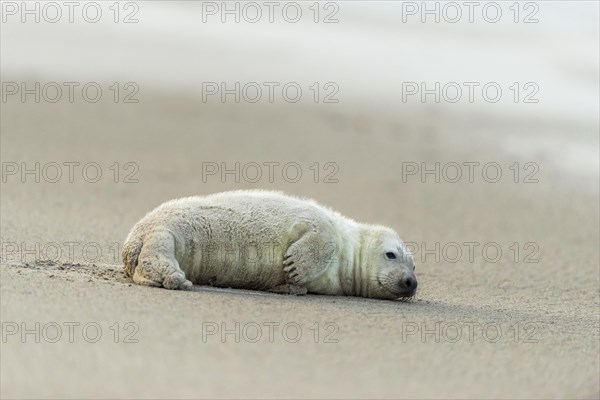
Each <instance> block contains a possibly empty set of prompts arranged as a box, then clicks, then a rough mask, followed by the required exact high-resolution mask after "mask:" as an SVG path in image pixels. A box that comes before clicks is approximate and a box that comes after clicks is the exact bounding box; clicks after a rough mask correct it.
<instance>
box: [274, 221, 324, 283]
mask: <svg viewBox="0 0 600 400" xmlns="http://www.w3.org/2000/svg"><path fill="white" fill-rule="evenodd" d="M327 235H328V233H327V232H326V231H325V228H324V227H323V226H321V224H320V223H319V221H299V222H297V223H295V224H294V225H293V226H292V229H291V233H290V237H291V238H292V240H293V242H292V244H291V245H290V246H289V247H288V249H287V250H286V252H285V254H284V255H283V271H284V272H285V273H286V281H287V283H289V284H292V285H295V286H304V285H306V284H307V283H309V282H311V281H312V280H313V279H315V278H317V277H318V276H319V275H321V274H322V273H323V272H324V271H325V270H326V269H327V267H328V265H329V264H330V263H331V262H332V260H333V256H334V255H335V251H332V250H333V249H332V245H334V243H331V242H328V241H327V240H326V239H325V238H327V237H330V236H327ZM331 237H333V236H331ZM334 248H335V246H334Z"/></svg>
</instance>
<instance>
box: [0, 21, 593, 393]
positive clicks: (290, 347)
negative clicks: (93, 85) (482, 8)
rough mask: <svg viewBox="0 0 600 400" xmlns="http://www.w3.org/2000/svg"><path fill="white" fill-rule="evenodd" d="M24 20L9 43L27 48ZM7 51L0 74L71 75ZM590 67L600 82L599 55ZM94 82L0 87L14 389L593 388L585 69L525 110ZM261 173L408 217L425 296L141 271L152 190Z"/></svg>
mask: <svg viewBox="0 0 600 400" xmlns="http://www.w3.org/2000/svg"><path fill="white" fill-rule="evenodd" d="M10 29H17V28H10V27H8V26H6V27H3V37H4V38H3V42H2V44H3V49H4V50H3V57H5V56H6V53H7V52H8V54H9V55H10V54H16V50H15V48H16V47H15V46H12V47H11V46H9V45H7V43H5V41H7V40H8V39H6V36H7V35H6V30H8V32H9V33H10V32H13V33H14V32H17V31H11V30H10ZM18 29H21V28H18ZM36 29H41V28H39V27H37V28H36ZM165 29H166V28H165ZM86 32H88V31H86ZM86 34H89V35H91V33H89V32H88V33H86ZM13 37H15V36H13ZM90 37H91V36H90ZM136 38H137V39H139V37H138V36H136ZM137 39H136V40H137ZM15 40H16V39H15ZM595 40H596V42H597V39H595ZM57 43H58V42H57ZM57 46H58V45H57ZM161 46H162V44H161ZM181 46H182V48H181V49H174V50H172V51H173V52H175V51H178V52H179V53H180V54H181V53H183V52H184V50H182V49H183V48H184V47H183V46H184V45H183V44H181ZM34 47H35V46H34ZM586 49H588V50H589V48H586ZM107 51H108V50H107ZM115 51H116V50H115ZM161 51H167V50H164V49H163V50H161ZM596 51H597V48H596ZM11 52H12V53H11ZM56 54H57V57H58V56H61V57H62V56H65V54H63V53H61V52H57V53H56ZM140 54H150V52H149V51H147V52H143V51H142V52H141V53H140ZM228 54H229V53H228ZM586 54H587V53H586ZM104 56H108V57H110V55H109V54H108V53H107V54H104ZM596 56H597V54H596ZM28 57H36V55H35V54H33V53H31V54H29V55H28ZM40 57H41V56H40ZM65 57H67V58H68V56H65ZM190 57H192V56H191V55H190ZM232 57H233V56H232ZM264 57H267V58H268V57H273V56H268V55H264ZM282 57H283V58H284V59H285V57H284V56H282ZM16 59H18V57H17V56H15V58H13V59H12V60H13V61H11V62H16V61H14V60H16ZM84 59H85V57H81V58H78V59H77V62H81V63H85V62H86V61H85V60H84ZM103 59H104V58H103ZM129 61H131V60H129ZM580 61H581V60H580ZM3 62H4V61H3ZM11 62H8V61H7V62H6V64H4V68H3V76H2V80H3V82H6V81H11V82H13V81H14V82H28V83H29V84H30V85H31V86H30V87H33V86H34V85H35V82H36V81H49V80H52V79H50V78H48V76H55V75H52V74H53V73H54V72H53V71H54V70H52V67H51V66H48V71H50V72H48V75H47V76H46V75H42V73H41V72H39V71H38V70H36V69H35V68H32V69H31V71H24V72H18V71H17V70H16V69H15V68H11V65H13V64H11ZM124 62H127V61H124ZM144 63H149V66H148V68H149V69H152V68H155V67H156V66H155V65H152V61H151V59H145V58H144V59H143V60H141V61H140V62H139V64H140V65H143V64H144ZM581 63H582V65H583V64H585V63H583V61H581ZM32 65H34V64H32ZM40 65H41V64H40ZM82 65H83V64H82ZM569 65H570V66H571V67H573V68H574V69H573V70H576V71H580V72H581V71H583V69H578V70H577V69H576V68H575V67H576V66H578V65H579V64H577V62H575V61H574V62H573V63H572V64H569ZM586 65H587V64H586ZM591 65H592V67H593V68H592V67H590V68H592V69H591V70H594V68H596V67H597V64H593V63H592V64H591ZM594 65H595V66H596V67H594ZM6 67H8V69H7V68H6ZM40 68H42V67H40ZM182 68H183V67H182ZM207 68H208V67H207ZM42 69H43V68H42ZM81 70H82V71H83V70H84V69H81ZM375 70H376V69H375V68H374V67H373V69H372V70H371V71H375ZM564 70H565V71H571V70H569V69H568V68H567V67H565V69H564ZM560 71H563V70H560ZM586 71H589V70H586ZM595 71H596V72H597V69H596V70H595ZM244 73H248V71H246V72H244ZM340 73H342V72H340ZM569 73H571V72H565V74H569ZM65 74H66V73H65ZM240 74H242V72H240ZM577 74H578V75H577V76H578V77H579V78H580V79H581V80H582V81H585V82H586V85H587V86H586V87H595V89H593V90H592V95H593V92H594V91H595V93H596V94H597V88H598V77H597V74H596V75H595V76H594V74H585V73H581V74H579V72H578V73H577ZM172 75H177V73H176V71H175V70H172ZM56 76H59V75H56ZM65 76H66V75H65ZM141 76H143V73H141ZM568 76H571V75H568ZM61 79H62V78H61ZM73 79H75V78H73ZM80 79H84V78H80ZM211 79H214V80H217V78H214V77H213V78H211ZM540 79H542V78H540ZM586 79H587V80H586ZM62 80H68V79H67V78H65V79H62ZM85 80H86V81H87V80H90V78H85ZM91 80H93V79H91ZM263 80H267V79H266V78H265V79H263ZM542 80H543V79H542ZM565 80H566V78H565ZM323 81H325V80H323ZM98 82H100V84H101V85H102V87H103V88H104V90H105V93H106V94H107V95H105V96H104V97H103V98H102V100H101V101H98V102H96V103H90V102H87V101H74V102H72V103H71V102H68V101H59V102H56V103H49V102H47V101H41V102H39V103H36V102H34V101H25V102H22V101H21V99H20V97H19V96H9V97H8V98H7V99H6V101H4V100H3V102H2V104H1V106H2V109H1V116H2V118H1V120H0V129H1V133H2V135H1V150H0V154H1V158H2V188H1V194H0V203H1V205H2V206H1V210H0V219H1V232H0V237H1V242H2V253H1V267H0V293H1V302H0V313H1V322H2V341H1V351H0V378H1V392H0V394H1V397H2V398H6V399H8V398H15V399H17V398H18V399H24V398H73V399H75V398H107V399H108V398H283V399H287V398H290V399H292V398H294V399H299V398H314V399H317V398H390V399H391V398H421V399H434V398H457V399H458V398H460V399H475V398H485V399H500V398H503V399H505V398H522V399H526V398H527V399H534V398H535V399H540V398H544V399H545V398H585V399H588V398H589V399H594V398H598V396H600V383H599V379H598V376H599V375H600V361H599V354H600V349H599V344H598V343H599V341H600V331H599V330H600V321H599V318H600V314H599V307H600V298H599V296H600V276H599V263H600V261H599V260H600V256H599V247H598V243H599V241H600V234H599V218H600V215H599V201H600V197H599V190H598V158H597V157H598V111H597V110H598V109H597V107H596V108H595V110H596V111H595V112H589V110H591V109H592V108H593V107H591V106H590V107H589V108H585V107H587V106H588V105H589V104H588V103H586V101H584V100H581V99H587V97H585V96H587V95H589V94H590V92H589V91H587V92H585V91H584V90H583V89H582V91H581V92H582V93H583V94H582V97H581V98H580V99H579V100H580V101H582V102H584V103H586V106H585V107H583V108H578V109H577V110H575V111H573V113H571V112H570V109H569V110H567V108H565V110H566V111H565V112H564V113H558V112H553V111H552V110H549V109H546V108H544V107H545V105H544V104H546V105H547V104H555V103H553V101H555V102H556V104H558V105H560V101H559V100H560V99H559V98H558V97H560V96H558V94H557V93H560V92H552V91H546V92H545V93H546V96H547V97H550V98H551V99H550V101H548V102H547V103H542V105H541V106H539V107H538V106H535V105H534V106H532V107H531V108H529V109H527V110H531V114H528V111H527V110H526V111H522V109H519V111H518V112H514V113H513V112H512V111H510V110H509V111H506V109H505V108H502V107H500V106H498V107H496V108H493V107H487V108H486V107H483V108H476V107H474V108H469V107H468V106H463V107H458V108H456V109H453V108H452V107H451V106H446V107H438V106H437V105H435V104H434V105H431V104H412V105H403V106H400V107H398V106H396V105H395V104H393V103H390V102H388V101H387V100H386V99H384V98H382V97H380V98H379V99H380V103H375V102H369V101H365V102H364V103H361V102H356V101H354V100H352V101H350V100H348V101H346V102H344V101H343V99H344V97H343V96H342V94H343V93H342V94H340V98H341V101H340V102H339V103H337V104H310V102H308V103H307V102H299V103H289V102H281V101H280V102H274V103H273V104H269V103H267V104H264V102H263V103H258V104H249V103H247V102H246V103H244V102H241V103H240V104H236V103H232V102H226V103H221V102H218V101H216V102H215V101H213V102H208V103H207V102H203V101H202V98H201V97H200V96H199V95H198V92H197V91H194V90H182V89H181V88H179V87H177V86H175V85H172V86H170V87H168V88H165V87H160V85H158V84H157V85H155V86H149V85H146V86H144V83H143V82H144V80H143V78H140V83H139V85H140V89H141V90H140V92H139V94H138V95H137V98H138V99H139V102H138V103H127V104H125V103H123V102H117V103H115V102H114V101H112V97H111V96H112V92H111V91H110V90H109V89H108V88H109V86H110V85H111V82H112V81H111V80H110V79H100V78H98ZM121 82H125V80H121ZM578 84H579V83H578ZM557 85H558V83H557ZM594 85H595V86H594ZM340 86H341V87H343V85H342V84H340ZM577 87H578V86H577ZM573 90H576V89H573ZM577 90H579V89H577ZM367 95H368V94H367ZM553 96H554V97H553ZM375 97H376V96H375ZM542 99H544V97H543V96H542ZM564 101H565V103H566V102H568V99H567V100H564ZM596 101H597V97H596ZM475 106H477V104H476V105H475ZM559 108H560V107H559ZM544 110H545V111H544ZM578 113H579V114H578ZM586 113H587V114H586ZM540 115H542V116H543V117H540ZM581 149H583V150H581ZM589 154H591V158H590V157H587V158H586V157H584V155H589ZM257 165H258V166H259V167H260V175H256V166H257ZM267 165H273V166H275V167H274V171H273V174H272V175H270V174H269V169H268V167H267ZM436 165H437V167H436ZM457 166H458V168H459V171H460V173H461V177H460V178H457V175H456V171H457ZM469 166H471V167H472V168H473V170H472V172H473V173H472V175H471V176H470V175H469V171H470V170H469V168H470V167H469ZM215 167H216V168H218V169H217V170H216V171H217V172H215V169H214V168H215ZM415 168H416V170H415ZM436 168H437V171H438V172H437V176H436V173H435V172H433V173H429V174H424V175H422V174H421V173H422V171H423V169H428V170H431V169H433V170H434V171H435V170H436ZM223 171H225V173H224V174H222V172H223ZM232 171H233V172H232ZM236 171H237V172H236ZM298 172H299V173H300V175H299V174H298ZM498 172H499V173H500V174H499V175H498ZM455 178H456V179H455ZM257 188H260V189H268V190H281V191H284V192H286V193H290V194H293V195H298V196H307V197H311V198H314V199H315V200H317V201H319V202H321V203H323V204H325V205H328V206H330V207H332V208H334V209H336V210H338V211H340V212H341V213H342V214H344V215H347V216H349V217H351V218H353V219H355V220H357V221H360V222H368V223H378V224H384V225H387V226H390V227H392V228H394V229H395V230H396V231H397V232H398V233H399V235H400V237H401V238H402V239H403V240H404V241H405V242H407V243H408V244H409V245H410V247H411V249H412V250H413V253H414V255H415V261H416V265H417V268H416V274H417V278H418V280H419V290H418V293H417V296H416V298H415V299H413V300H412V301H409V302H403V301H383V300H371V299H362V298H352V297H333V296H317V295H306V296H284V295H277V294H270V293H263V292H253V291H245V290H234V289H218V288H211V287H203V286H194V288H193V290H192V291H187V292H182V291H169V290H165V289H156V288H147V287H141V286H137V285H135V284H133V282H132V281H131V280H130V279H129V278H127V277H125V275H124V273H123V269H122V265H121V262H120V255H119V253H120V249H121V247H122V243H123V241H124V240H125V237H126V236H127V233H128V232H129V230H130V229H131V227H132V226H133V224H134V223H135V222H137V221H138V220H139V219H140V218H141V217H143V216H144V215H145V214H146V213H147V212H148V211H150V210H151V209H153V208H154V207H156V206H157V205H159V204H161V203H162V202H164V201H166V200H169V199H173V198H177V197H183V196H190V195H202V194H209V193H214V192H220V191H225V190H235V189H257Z"/></svg>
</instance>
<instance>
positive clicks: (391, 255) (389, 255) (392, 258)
mask: <svg viewBox="0 0 600 400" xmlns="http://www.w3.org/2000/svg"><path fill="white" fill-rule="evenodd" d="M385 256H386V257H387V258H388V260H395V259H396V254H394V253H392V252H389V253H385Z"/></svg>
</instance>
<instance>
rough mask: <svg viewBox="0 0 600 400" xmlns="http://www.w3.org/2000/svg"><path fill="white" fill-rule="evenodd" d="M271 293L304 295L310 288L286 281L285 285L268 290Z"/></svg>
mask: <svg viewBox="0 0 600 400" xmlns="http://www.w3.org/2000/svg"><path fill="white" fill-rule="evenodd" d="M268 291H269V292H271V293H279V294H292V295H296V296H303V295H305V294H306V293H308V290H307V289H306V288H305V287H302V286H296V285H290V284H289V283H284V284H283V285H278V286H275V287H274V288H271V289H269V290H268Z"/></svg>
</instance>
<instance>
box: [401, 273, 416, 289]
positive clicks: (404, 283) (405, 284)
mask: <svg viewBox="0 0 600 400" xmlns="http://www.w3.org/2000/svg"><path fill="white" fill-rule="evenodd" d="M400 288H401V289H402V291H404V292H408V293H414V292H415V291H416V290H417V279H416V278H414V277H412V276H409V277H407V278H403V279H401V280H400Z"/></svg>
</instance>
